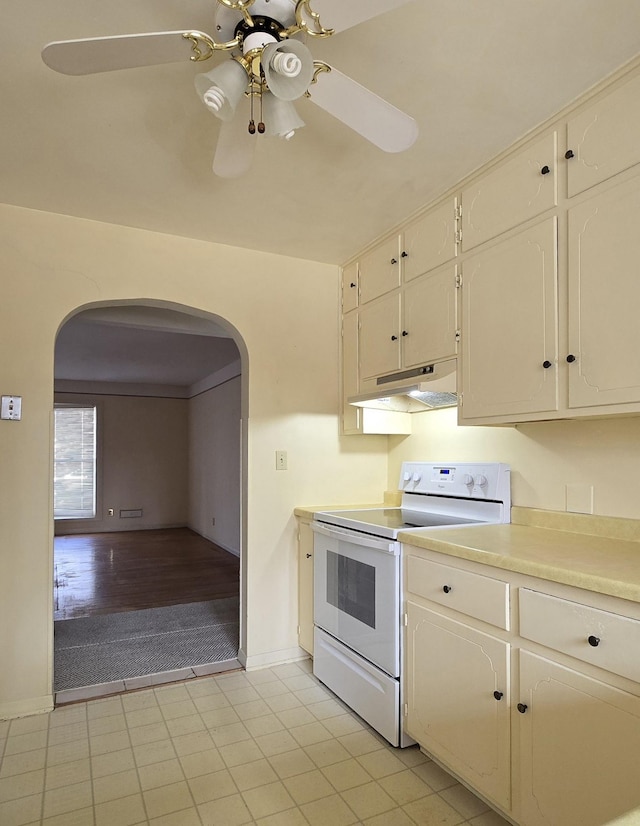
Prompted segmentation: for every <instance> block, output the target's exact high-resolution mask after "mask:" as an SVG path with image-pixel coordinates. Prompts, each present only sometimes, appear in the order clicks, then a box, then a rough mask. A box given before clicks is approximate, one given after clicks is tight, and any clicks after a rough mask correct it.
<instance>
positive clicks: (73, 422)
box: [53, 405, 96, 519]
mask: <svg viewBox="0 0 640 826" xmlns="http://www.w3.org/2000/svg"><path fill="white" fill-rule="evenodd" d="M54 416H55V421H54V434H55V436H54V459H53V468H54V470H53V515H54V518H55V519H92V518H94V517H95V515H96V408H95V407H90V406H87V407H75V406H73V405H56V406H55V410H54Z"/></svg>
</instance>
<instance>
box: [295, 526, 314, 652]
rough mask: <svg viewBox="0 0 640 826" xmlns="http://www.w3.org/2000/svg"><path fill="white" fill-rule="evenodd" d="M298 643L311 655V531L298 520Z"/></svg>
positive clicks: (309, 527)
mask: <svg viewBox="0 0 640 826" xmlns="http://www.w3.org/2000/svg"><path fill="white" fill-rule="evenodd" d="M298 645H299V646H300V648H304V650H305V651H307V652H308V653H309V654H311V655H313V531H312V530H311V524H310V523H309V522H305V521H302V520H300V521H299V522H298Z"/></svg>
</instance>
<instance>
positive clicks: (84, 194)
mask: <svg viewBox="0 0 640 826" xmlns="http://www.w3.org/2000/svg"><path fill="white" fill-rule="evenodd" d="M344 2H345V3H347V2H349V0H344ZM213 8H214V6H213V0H136V2H131V0H54V1H53V2H48V3H43V2H42V1H41V0H4V2H3V3H2V18H3V19H2V26H1V27H0V69H1V77H2V81H1V83H0V106H1V111H2V128H1V129H0V201H2V202H5V203H9V204H16V205H20V206H24V207H30V208H34V209H39V210H48V211H52V212H60V213H64V214H69V215H74V216H80V217H84V218H91V219H95V220H98V221H107V222H111V223H116V224H124V225H127V226H132V227H141V228H145V229H149V230H156V231H159V232H165V233H172V234H177V235H182V236H188V237H193V238H199V239H204V240H210V241H215V242H219V243H225V244H231V245H235V246H244V247H250V248H255V249H261V250H265V251H270V252H277V253H282V254H286V255H293V256H299V257H302V258H309V259H314V260H318V261H325V262H329V263H342V262H344V261H345V260H346V259H347V258H349V257H350V256H351V255H353V254H355V253H356V252H357V251H358V250H359V249H360V248H362V247H363V246H364V245H366V244H367V243H369V242H370V241H371V240H373V239H374V238H375V237H376V236H377V235H379V234H381V233H382V232H384V231H385V230H387V229H389V228H391V227H392V226H393V225H395V224H397V223H399V222H400V221H401V220H403V219H404V218H405V217H406V216H408V215H409V214H411V213H412V212H414V211H415V210H416V209H418V208H419V207H421V206H422V205H424V204H426V203H428V202H429V201H430V200H432V199H433V198H434V197H436V196H437V195H438V194H439V193H441V192H443V191H444V190H445V189H447V188H448V187H449V186H451V185H452V184H454V183H455V182H456V181H457V180H459V179H460V178H461V177H463V176H464V175H465V174H467V173H469V172H470V171H472V170H473V169H475V168H477V167H478V166H479V165H480V164H482V163H483V162H485V161H486V160H488V159H490V158H491V157H493V156H494V155H496V154H497V153H498V152H500V151H501V150H502V149H503V148H505V147H506V146H508V145H509V144H511V143H512V142H513V141H514V140H515V139H516V138H518V137H520V136H521V135H523V134H524V133H526V132H527V131H528V130H530V129H531V128H532V127H534V126H535V125H536V124H538V123H540V122H541V121H543V120H545V119H546V118H547V117H549V116H551V115H552V114H553V113H555V112H556V111H558V110H559V109H560V108H562V106H563V105H565V104H566V103H568V102H569V101H571V100H572V99H574V98H575V97H576V96H578V95H579V94H580V93H581V92H582V91H583V90H585V89H587V88H589V87H590V86H592V85H593V84H594V83H596V82H597V81H598V80H600V79H601V78H602V77H604V76H606V75H607V74H610V73H611V72H612V71H614V70H615V69H616V68H617V67H619V66H620V65H622V64H623V63H625V62H627V61H628V60H629V59H631V58H632V57H634V56H635V55H636V54H637V53H638V52H640V2H638V0H560V2H558V0H413V2H409V3H407V5H406V6H404V7H402V8H400V9H399V10H397V11H393V12H390V13H387V14H385V15H382V16H380V17H378V18H376V19H375V20H372V21H369V22H367V23H363V24H361V25H359V26H357V27H354V28H352V29H349V30H347V31H344V32H341V33H340V34H338V35H336V36H335V37H333V38H330V39H328V40H326V41H317V40H315V41H313V42H310V46H311V48H312V51H313V53H314V56H315V57H316V58H319V59H323V60H326V61H327V62H329V63H332V64H334V65H335V66H336V68H338V69H340V70H341V71H343V72H345V73H347V74H349V75H351V76H352V77H354V78H355V79H356V80H358V81H359V82H361V83H363V84H365V85H367V86H369V87H370V88H371V89H372V90H374V91H375V92H377V93H378V94H380V95H382V96H383V97H385V98H387V99H388V100H389V101H391V102H392V103H393V104H395V105H396V106H399V107H400V108H402V109H404V110H405V111H407V112H408V113H409V114H411V115H413V117H415V118H416V119H417V121H418V123H419V126H420V137H419V139H418V141H417V143H416V144H415V146H414V147H413V148H412V149H410V150H409V151H408V152H405V153H402V154H400V155H387V154H385V153H383V152H381V151H380V150H378V149H376V148H375V147H373V146H371V145H370V144H368V143H367V142H366V141H364V140H363V139H362V138H360V137H359V136H358V135H356V134H354V133H352V132H350V131H349V130H348V129H347V128H346V127H344V126H343V125H342V124H340V123H338V122H337V121H335V120H334V119H332V118H331V117H330V116H329V115H328V114H326V113H325V112H323V111H321V110H319V109H318V108H317V107H314V106H313V105H312V104H311V103H310V102H309V101H306V100H303V101H301V102H300V104H299V111H300V113H301V114H302V116H303V118H304V120H305V121H306V122H307V127H306V128H305V129H302V130H301V131H300V132H299V133H298V135H297V136H296V137H295V139H294V140H293V141H291V142H289V143H285V142H283V141H279V140H277V139H267V138H265V139H261V140H260V143H259V146H258V152H257V156H256V160H255V164H254V167H253V170H252V173H251V174H250V175H248V176H247V177H245V178H243V179H240V180H235V181H225V180H222V179H219V178H216V177H215V176H213V174H212V172H211V161H212V157H213V151H214V147H215V143H216V137H217V132H218V125H219V123H218V121H217V120H216V119H215V118H214V117H212V116H211V114H210V113H208V112H207V111H206V109H205V108H204V106H203V105H202V103H201V102H200V101H199V99H198V98H197V96H196V94H195V91H194V88H193V77H194V75H195V74H196V73H198V72H199V71H202V68H201V67H200V68H199V67H197V66H195V65H194V64H192V63H185V64H170V65H164V66H158V67H151V68H143V69H135V70H125V71H118V72H111V73H108V74H102V75H89V76H84V77H69V76H64V75H60V74H57V73H55V72H53V71H51V70H50V69H48V68H47V67H46V66H45V65H44V64H43V63H42V61H41V59H40V50H41V47H42V46H43V45H44V44H45V43H47V42H49V41H51V40H63V39H72V38H80V37H91V36H103V35H113V34H124V33H133V32H144V31H163V30H175V29H200V30H203V31H207V30H209V31H210V30H211V20H212V13H213ZM324 22H325V24H326V25H331V21H330V20H329V21H324Z"/></svg>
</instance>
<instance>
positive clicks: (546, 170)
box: [540, 166, 551, 175]
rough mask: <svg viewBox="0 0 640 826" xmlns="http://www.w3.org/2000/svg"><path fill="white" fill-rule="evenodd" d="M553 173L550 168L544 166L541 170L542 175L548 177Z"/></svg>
mask: <svg viewBox="0 0 640 826" xmlns="http://www.w3.org/2000/svg"><path fill="white" fill-rule="evenodd" d="M549 172H551V169H550V168H549V167H548V166H543V167H542V169H541V170H540V174H541V175H548V174H549Z"/></svg>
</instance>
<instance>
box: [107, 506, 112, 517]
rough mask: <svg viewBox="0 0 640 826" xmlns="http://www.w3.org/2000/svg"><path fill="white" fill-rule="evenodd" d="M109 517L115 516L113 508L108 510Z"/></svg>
mask: <svg viewBox="0 0 640 826" xmlns="http://www.w3.org/2000/svg"><path fill="white" fill-rule="evenodd" d="M107 516H113V508H109V509H108V510H107Z"/></svg>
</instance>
